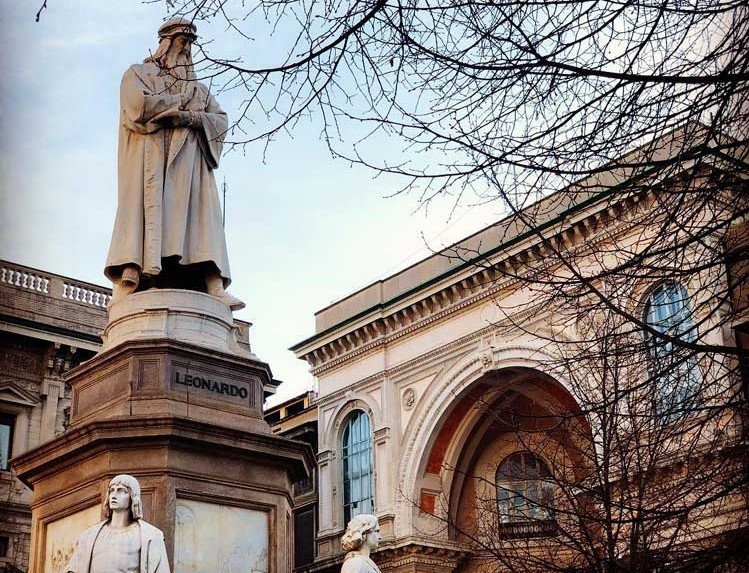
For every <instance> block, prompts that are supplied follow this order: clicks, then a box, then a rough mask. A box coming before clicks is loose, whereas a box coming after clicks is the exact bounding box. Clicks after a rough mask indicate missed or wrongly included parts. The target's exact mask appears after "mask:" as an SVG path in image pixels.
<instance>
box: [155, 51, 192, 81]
mask: <svg viewBox="0 0 749 573" xmlns="http://www.w3.org/2000/svg"><path fill="white" fill-rule="evenodd" d="M158 63H159V67H161V69H162V70H164V71H165V72H167V73H168V74H169V75H170V76H172V77H174V78H177V79H178V80H195V69H194V68H193V64H192V56H191V55H190V54H189V53H185V52H182V51H180V52H177V53H173V51H172V50H170V51H168V52H167V53H166V54H164V57H163V58H162V59H161V61H159V62H158Z"/></svg>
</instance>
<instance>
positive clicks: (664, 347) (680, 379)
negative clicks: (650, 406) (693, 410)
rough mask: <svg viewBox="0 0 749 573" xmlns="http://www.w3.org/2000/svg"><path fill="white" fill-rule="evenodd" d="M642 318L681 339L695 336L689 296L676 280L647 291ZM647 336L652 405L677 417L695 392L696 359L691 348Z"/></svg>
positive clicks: (689, 404)
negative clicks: (653, 385)
mask: <svg viewBox="0 0 749 573" xmlns="http://www.w3.org/2000/svg"><path fill="white" fill-rule="evenodd" d="M645 320H646V321H647V323H648V325H650V326H651V327H652V328H653V329H654V330H655V331H657V332H660V333H663V334H666V335H668V336H671V337H674V338H680V339H682V340H684V341H685V342H694V341H695V340H696V339H697V333H696V329H695V326H694V320H693V318H692V308H691V302H690V300H689V295H688V294H687V291H686V289H685V288H684V287H683V286H682V285H681V284H679V283H664V284H662V285H660V286H659V287H658V288H656V289H655V290H654V291H653V292H652V293H650V296H649V297H648V302H647V306H646V309H645ZM647 337H648V339H649V349H650V350H649V352H650V374H651V376H652V377H653V380H654V383H655V388H654V407H655V409H656V411H657V412H658V413H659V414H660V415H661V416H663V417H666V418H674V417H678V416H679V415H682V414H683V413H686V412H687V411H688V410H689V407H690V406H691V405H693V403H694V400H695V398H696V397H697V394H698V391H699V387H700V373H699V366H698V365H697V359H696V357H695V355H694V352H693V351H691V350H689V349H688V348H684V347H683V346H680V345H679V344H674V343H673V342H672V341H668V340H664V339H662V338H660V337H658V336H655V335H653V334H652V333H647Z"/></svg>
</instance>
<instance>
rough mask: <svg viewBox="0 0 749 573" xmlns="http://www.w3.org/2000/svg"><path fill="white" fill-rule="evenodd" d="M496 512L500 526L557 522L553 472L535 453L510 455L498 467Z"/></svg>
mask: <svg viewBox="0 0 749 573" xmlns="http://www.w3.org/2000/svg"><path fill="white" fill-rule="evenodd" d="M496 484H497V509H498V511H499V521H500V523H501V524H523V523H528V522H539V521H542V522H543V521H553V520H554V510H553V506H554V486H553V483H552V480H551V472H550V471H549V467H548V466H547V465H546V462H544V461H543V460H542V459H541V458H540V457H538V456H537V455H536V454H534V453H532V452H515V453H514V454H510V455H509V456H507V457H506V458H505V459H504V460H502V463H501V464H499V467H497V477H496Z"/></svg>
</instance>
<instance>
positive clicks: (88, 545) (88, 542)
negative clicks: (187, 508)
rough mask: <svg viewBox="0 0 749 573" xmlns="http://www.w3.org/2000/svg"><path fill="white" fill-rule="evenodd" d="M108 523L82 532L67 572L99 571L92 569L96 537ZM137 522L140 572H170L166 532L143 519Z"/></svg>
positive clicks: (88, 572)
mask: <svg viewBox="0 0 749 573" xmlns="http://www.w3.org/2000/svg"><path fill="white" fill-rule="evenodd" d="M107 523H108V521H101V522H99V523H97V524H96V525H92V526H91V527H89V528H87V529H86V530H85V531H84V532H83V533H81V535H80V537H79V538H78V543H77V545H76V547H75V552H74V553H73V556H72V557H71V558H70V562H69V563H68V565H67V567H65V571H66V573H98V572H97V571H92V570H91V556H92V555H93V552H94V544H95V543H96V538H97V536H98V535H99V532H100V531H101V530H102V529H103V528H104V526H105V525H106V524H107ZM137 523H138V526H139V528H140V573H169V558H168V557H167V554H166V546H165V545H164V534H163V533H162V532H161V530H159V529H157V528H155V527H154V526H153V525H151V524H150V523H146V522H145V521H143V520H142V519H141V520H138V522H137Z"/></svg>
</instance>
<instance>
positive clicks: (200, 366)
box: [13, 291, 314, 573]
mask: <svg viewBox="0 0 749 573" xmlns="http://www.w3.org/2000/svg"><path fill="white" fill-rule="evenodd" d="M139 297H140V298H139ZM169 302H170V301H169V292H167V291H146V292H144V293H139V294H136V295H133V296H131V297H128V298H127V299H125V300H124V301H123V304H121V305H120V306H118V305H115V306H113V307H112V308H111V309H110V321H109V324H108V326H107V329H106V331H105V337H106V342H105V350H103V351H102V352H101V353H99V354H98V355H96V356H95V357H94V358H93V359H91V360H90V361H88V362H86V363H84V364H82V365H81V366H79V367H78V368H76V369H75V370H72V371H70V373H69V374H68V376H67V378H68V379H69V381H70V383H71V384H72V388H73V406H72V412H71V423H70V426H69V428H68V430H67V431H66V432H65V433H64V434H63V435H62V436H60V437H58V438H56V439H54V440H52V441H50V442H47V443H46V444H44V445H42V446H41V447H39V448H37V449H35V450H32V451H30V452H28V453H26V454H24V455H22V456H19V457H18V458H16V459H15V460H14V461H13V465H14V467H15V468H16V471H17V473H18V475H19V477H20V478H21V479H22V480H23V481H24V482H25V483H27V484H28V485H30V486H31V487H32V488H33V490H34V501H33V510H32V557H31V569H30V570H31V571H35V572H37V573H52V572H54V573H57V572H58V571H64V565H65V564H66V563H67V558H68V557H69V555H70V553H71V552H72V548H73V545H72V544H74V542H75V539H76V538H77V536H78V534H79V533H80V531H82V530H83V528H85V527H86V526H87V525H91V524H92V523H95V522H97V521H98V520H100V518H101V511H102V508H101V502H102V500H103V499H104V497H103V496H104V492H105V491H106V487H107V484H108V482H109V479H111V478H112V477H113V476H114V475H117V474H121V473H127V474H131V475H133V476H135V477H136V478H137V479H138V480H139V482H140V484H141V488H142V498H143V506H144V518H145V520H146V521H148V522H150V523H152V524H153V525H155V526H156V527H158V528H159V529H161V530H162V531H164V534H165V538H166V544H167V552H168V554H169V561H170V564H171V565H172V571H174V572H176V573H181V572H197V571H201V572H202V571H222V572H223V571H226V572H234V571H242V572H245V571H247V572H249V571H253V572H255V571H257V572H265V571H267V572H269V573H270V572H277V573H287V572H290V571H291V568H292V557H293V539H292V535H293V533H292V532H293V524H292V484H293V482H294V481H297V480H299V479H301V478H303V477H305V476H307V475H308V474H309V473H310V472H311V471H312V467H313V464H314V459H313V456H312V451H311V449H310V448H309V446H307V445H305V444H302V443H299V442H295V441H292V440H287V439H284V438H279V437H276V436H273V435H272V434H271V431H270V428H269V427H268V425H267V424H266V423H265V421H264V420H263V418H262V404H263V397H264V394H265V393H266V392H268V391H269V390H271V389H272V388H273V387H274V382H273V379H272V377H271V373H270V369H269V368H268V365H267V364H265V363H264V362H261V361H260V360H258V359H257V357H255V356H253V355H251V354H250V353H249V352H247V351H246V350H244V349H243V348H242V347H240V346H239V345H238V344H237V342H236V340H235V338H234V334H233V332H234V326H233V322H232V320H231V313H230V312H229V309H228V308H227V307H226V306H225V305H223V303H221V301H219V300H218V299H215V298H214V297H210V296H208V295H205V294H202V293H193V292H189V291H176V293H175V296H174V304H171V305H170V304H169ZM203 333H205V337H203V336H202V335H203Z"/></svg>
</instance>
